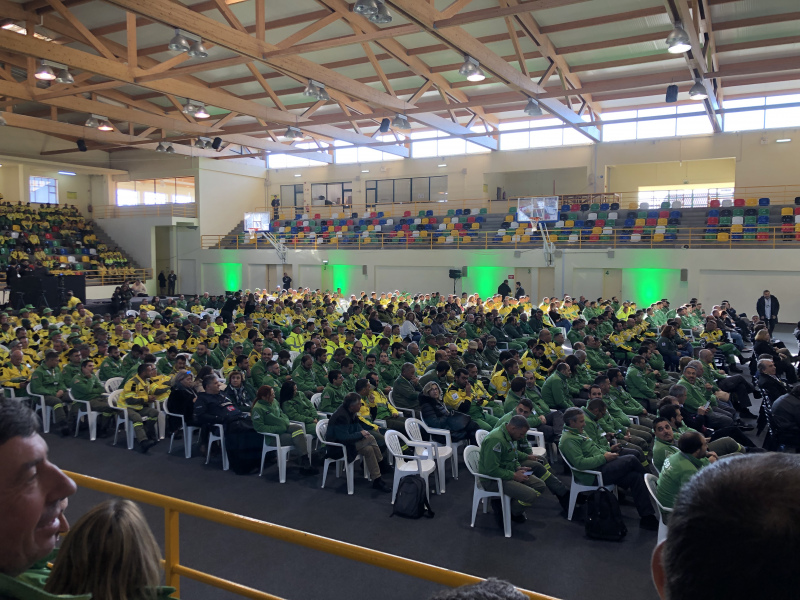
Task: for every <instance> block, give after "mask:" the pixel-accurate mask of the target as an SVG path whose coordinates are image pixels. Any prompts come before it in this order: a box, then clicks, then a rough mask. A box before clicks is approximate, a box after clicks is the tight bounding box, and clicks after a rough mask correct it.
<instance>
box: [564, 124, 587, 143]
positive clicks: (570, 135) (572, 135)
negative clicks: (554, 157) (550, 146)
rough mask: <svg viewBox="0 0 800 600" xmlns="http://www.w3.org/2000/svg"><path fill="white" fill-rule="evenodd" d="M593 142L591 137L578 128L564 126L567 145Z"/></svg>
mask: <svg viewBox="0 0 800 600" xmlns="http://www.w3.org/2000/svg"><path fill="white" fill-rule="evenodd" d="M591 143H593V142H592V140H591V139H589V137H587V136H585V135H584V134H582V133H581V132H580V131H578V130H577V129H573V128H572V127H564V145H565V146H575V145H580V144H591Z"/></svg>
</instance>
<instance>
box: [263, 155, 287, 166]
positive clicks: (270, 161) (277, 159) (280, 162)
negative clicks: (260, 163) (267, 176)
mask: <svg viewBox="0 0 800 600" xmlns="http://www.w3.org/2000/svg"><path fill="white" fill-rule="evenodd" d="M267 165H269V168H270V169H285V168H286V155H285V154H268V155H267Z"/></svg>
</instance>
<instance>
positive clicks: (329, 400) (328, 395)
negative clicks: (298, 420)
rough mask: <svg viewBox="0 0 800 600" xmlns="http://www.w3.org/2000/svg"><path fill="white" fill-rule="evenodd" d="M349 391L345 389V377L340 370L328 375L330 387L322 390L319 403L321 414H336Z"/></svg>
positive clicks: (327, 386)
mask: <svg viewBox="0 0 800 600" xmlns="http://www.w3.org/2000/svg"><path fill="white" fill-rule="evenodd" d="M346 395H347V391H346V390H345V389H344V377H343V376H342V372H341V371H340V370H339V369H334V370H333V371H331V372H330V373H328V385H326V386H325V388H324V389H323V390H322V398H320V401H319V410H320V412H325V413H334V412H336V409H337V408H339V407H340V406H341V405H342V402H343V401H344V397H345V396H346Z"/></svg>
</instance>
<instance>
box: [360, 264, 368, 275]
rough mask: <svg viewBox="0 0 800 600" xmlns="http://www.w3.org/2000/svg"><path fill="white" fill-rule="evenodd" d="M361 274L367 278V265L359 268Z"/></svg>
mask: <svg viewBox="0 0 800 600" xmlns="http://www.w3.org/2000/svg"><path fill="white" fill-rule="evenodd" d="M361 274H362V275H363V276H364V277H366V276H367V265H362V266H361Z"/></svg>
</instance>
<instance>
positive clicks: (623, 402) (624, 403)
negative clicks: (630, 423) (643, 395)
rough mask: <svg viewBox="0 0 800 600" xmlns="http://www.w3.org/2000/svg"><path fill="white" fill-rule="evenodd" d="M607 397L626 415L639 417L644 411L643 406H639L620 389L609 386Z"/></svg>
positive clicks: (634, 399)
mask: <svg viewBox="0 0 800 600" xmlns="http://www.w3.org/2000/svg"><path fill="white" fill-rule="evenodd" d="M608 395H609V397H611V399H612V400H613V401H614V402H615V404H616V405H617V406H618V407H619V408H621V409H622V412H624V413H625V414H626V415H631V416H634V417H636V416H639V415H641V414H642V412H643V411H644V406H642V405H641V404H639V401H638V400H636V398H634V397H633V396H631V395H630V394H629V393H628V392H626V391H625V390H623V389H622V388H618V387H614V386H613V385H612V386H611V389H610V390H608Z"/></svg>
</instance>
